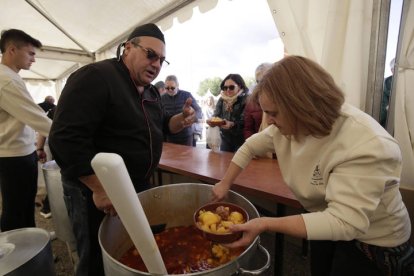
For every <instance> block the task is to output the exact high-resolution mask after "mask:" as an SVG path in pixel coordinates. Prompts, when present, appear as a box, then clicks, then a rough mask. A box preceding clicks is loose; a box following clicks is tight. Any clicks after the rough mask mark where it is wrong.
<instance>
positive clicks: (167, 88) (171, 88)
mask: <svg viewBox="0 0 414 276" xmlns="http://www.w3.org/2000/svg"><path fill="white" fill-rule="evenodd" d="M165 89H166V90H175V87H173V86H171V87H165Z"/></svg>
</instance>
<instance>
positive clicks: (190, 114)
mask: <svg viewBox="0 0 414 276" xmlns="http://www.w3.org/2000/svg"><path fill="white" fill-rule="evenodd" d="M192 103H193V99H192V98H188V99H187V100H186V101H185V104H184V107H183V117H184V120H183V122H182V124H183V127H189V126H191V125H192V124H193V123H194V122H195V120H196V114H195V111H194V109H193V107H192V106H191V104H192Z"/></svg>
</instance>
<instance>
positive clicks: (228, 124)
mask: <svg viewBox="0 0 414 276" xmlns="http://www.w3.org/2000/svg"><path fill="white" fill-rule="evenodd" d="M224 121H225V122H226V124H225V125H222V126H221V128H223V129H230V128H232V127H234V122H232V121H228V120H224Z"/></svg>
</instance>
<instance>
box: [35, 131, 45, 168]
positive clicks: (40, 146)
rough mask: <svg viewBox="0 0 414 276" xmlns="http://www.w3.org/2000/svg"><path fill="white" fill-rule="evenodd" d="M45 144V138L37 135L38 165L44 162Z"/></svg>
mask: <svg viewBox="0 0 414 276" xmlns="http://www.w3.org/2000/svg"><path fill="white" fill-rule="evenodd" d="M45 143H46V137H45V136H43V135H41V134H40V133H38V134H37V142H36V154H37V158H39V162H40V163H45V162H46V158H47V155H46V152H45Z"/></svg>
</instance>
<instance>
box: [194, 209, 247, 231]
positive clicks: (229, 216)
mask: <svg viewBox="0 0 414 276" xmlns="http://www.w3.org/2000/svg"><path fill="white" fill-rule="evenodd" d="M244 222H245V219H244V218H243V215H242V214H241V213H240V212H238V211H232V212H230V207H228V206H222V205H220V206H218V207H217V208H216V210H214V211H206V210H204V209H202V210H200V211H199V215H198V222H197V224H198V226H199V227H200V228H201V230H203V231H206V232H210V233H216V234H224V233H230V229H229V228H230V226H231V225H234V224H241V223H244Z"/></svg>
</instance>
